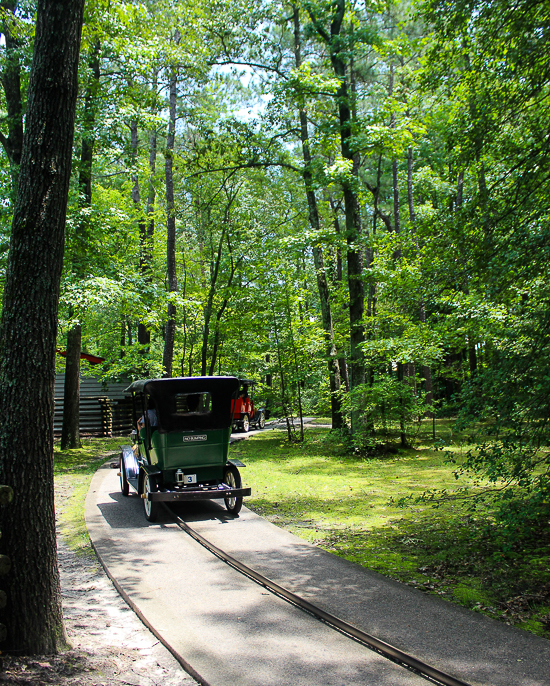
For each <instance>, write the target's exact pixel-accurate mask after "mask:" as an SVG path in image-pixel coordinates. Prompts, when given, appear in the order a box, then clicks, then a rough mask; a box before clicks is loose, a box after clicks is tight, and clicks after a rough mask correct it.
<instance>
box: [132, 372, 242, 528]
mask: <svg viewBox="0 0 550 686" xmlns="http://www.w3.org/2000/svg"><path fill="white" fill-rule="evenodd" d="M238 390H239V381H238V379H236V378H235V377H232V376H197V377H179V378H174V379H146V380H141V381H135V382H134V383H133V384H132V385H131V386H130V387H129V388H128V389H127V391H128V392H130V393H131V394H132V398H133V408H134V423H135V425H136V430H135V431H133V432H132V438H133V445H132V446H130V445H125V446H121V453H120V471H119V475H120V488H121V491H122V495H124V496H127V495H129V494H130V489H132V491H135V492H136V493H137V494H138V495H140V496H141V497H142V498H143V503H144V506H145V517H146V519H147V520H148V521H150V522H154V521H155V520H156V518H157V515H158V508H159V503H161V502H165V503H171V502H172V503H173V502H177V501H183V500H212V499H216V498H223V499H224V501H225V506H226V507H227V509H228V510H229V512H231V513H232V514H238V513H239V511H240V509H241V507H242V502H243V496H245V495H250V488H243V487H242V482H241V476H240V474H239V469H238V467H244V465H243V463H242V462H240V461H239V460H230V459H228V454H229V437H230V435H231V426H232V412H231V405H232V401H233V402H234V400H235V398H236V397H237V393H238Z"/></svg>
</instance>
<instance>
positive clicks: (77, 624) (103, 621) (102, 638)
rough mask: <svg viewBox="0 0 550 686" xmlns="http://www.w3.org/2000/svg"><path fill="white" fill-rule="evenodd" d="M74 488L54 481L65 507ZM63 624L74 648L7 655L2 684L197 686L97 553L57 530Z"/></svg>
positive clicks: (59, 501) (59, 505)
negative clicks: (78, 548) (74, 545)
mask: <svg viewBox="0 0 550 686" xmlns="http://www.w3.org/2000/svg"><path fill="white" fill-rule="evenodd" d="M70 494H71V488H67V487H66V486H58V485H57V484H56V505H57V509H58V510H62V509H63V506H64V504H65V502H66V501H67V499H68V497H69V496H70ZM58 557H59V568H60V573H61V591H62V597H63V614H64V617H65V626H66V629H67V633H68V636H69V640H70V642H71V644H72V649H71V650H69V651H67V652H65V653H62V654H61V655H56V656H51V655H46V656H40V657H33V658H22V657H17V658H14V657H11V656H9V655H4V656H3V671H2V672H0V684H33V685H34V686H39V685H41V684H55V686H112V685H116V686H118V685H119V684H120V685H123V684H128V685H129V686H161V684H162V686H194V685H195V684H196V681H195V680H194V679H192V678H191V677H190V676H189V675H188V674H187V673H186V672H185V671H184V670H183V669H182V668H181V667H180V665H179V663H178V662H176V660H175V659H174V658H173V657H172V655H171V654H170V653H169V652H168V651H167V650H166V648H165V647H164V646H163V645H162V644H161V643H160V642H159V641H158V640H157V639H156V638H155V636H153V634H151V632H150V631H149V630H148V629H147V628H146V627H145V626H144V625H143V624H142V623H141V622H140V620H139V619H138V618H137V616H136V615H135V614H134V612H133V611H132V610H130V608H129V607H128V606H127V605H126V603H125V602H124V601H123V600H122V598H121V597H120V596H119V595H118V593H117V591H116V589H115V588H114V586H113V585H112V583H111V581H110V580H109V578H108V577H107V575H106V574H105V572H104V571H103V568H102V567H101V565H100V564H99V562H98V561H97V559H96V557H95V555H94V554H93V553H91V552H90V551H89V550H88V552H87V553H86V552H84V553H82V552H80V553H78V554H77V553H75V552H74V551H73V550H71V549H70V548H69V547H68V546H67V544H66V543H65V542H64V541H63V538H62V536H61V535H58Z"/></svg>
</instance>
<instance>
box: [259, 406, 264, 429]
mask: <svg viewBox="0 0 550 686" xmlns="http://www.w3.org/2000/svg"><path fill="white" fill-rule="evenodd" d="M258 429H265V414H264V413H263V412H262V411H261V410H260V411H259V412H258Z"/></svg>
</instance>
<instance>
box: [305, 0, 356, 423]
mask: <svg viewBox="0 0 550 686" xmlns="http://www.w3.org/2000/svg"><path fill="white" fill-rule="evenodd" d="M294 56H295V60H296V68H297V69H299V68H300V66H301V64H302V56H301V35H300V11H299V9H298V8H297V7H296V6H294ZM299 116H300V138H301V141H302V155H303V158H304V163H305V166H304V172H303V177H304V183H305V186H306V197H307V204H308V210H309V223H310V226H311V228H312V229H313V231H314V232H315V233H316V234H318V233H319V232H320V229H321V225H320V221H319V210H318V207H317V198H316V196H315V192H314V190H313V184H312V181H313V178H312V172H311V152H310V149H309V133H308V126H307V112H306V110H305V108H303V107H300V109H299ZM312 250H313V261H314V265H315V274H316V277H317V290H318V292H319V301H320V303H321V321H322V324H323V332H324V338H325V354H326V356H327V366H328V375H329V385H330V407H331V418H332V428H333V429H341V428H342V427H343V426H344V418H343V416H342V407H341V401H340V385H341V380H340V366H339V364H338V351H337V350H336V344H335V342H334V328H333V324H332V311H331V305H330V294H329V288H328V282H327V275H326V271H325V266H324V264H323V253H322V250H321V248H320V247H319V246H318V245H317V242H316V241H315V240H314V243H313V246H312Z"/></svg>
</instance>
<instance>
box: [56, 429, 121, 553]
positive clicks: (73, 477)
mask: <svg viewBox="0 0 550 686" xmlns="http://www.w3.org/2000/svg"><path fill="white" fill-rule="evenodd" d="M121 442H123V441H122V440H121V438H118V437H117V438H91V439H84V440H83V441H82V448H79V449H77V450H61V449H60V448H59V445H56V447H55V448H54V478H55V485H56V514H57V523H58V526H59V528H60V530H61V533H62V535H63V537H64V538H65V540H66V541H67V543H68V545H69V546H70V547H71V548H72V549H73V550H76V551H77V552H80V553H91V545H90V539H89V536H88V531H87V529H86V523H85V521H84V503H85V500H86V494H87V493H88V489H89V487H90V482H91V480H92V477H93V475H94V474H95V472H96V470H97V469H99V467H101V465H102V464H103V463H104V462H105V460H106V459H108V457H109V456H110V455H111V454H112V453H113V452H118V446H119V444H120V443H121Z"/></svg>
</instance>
